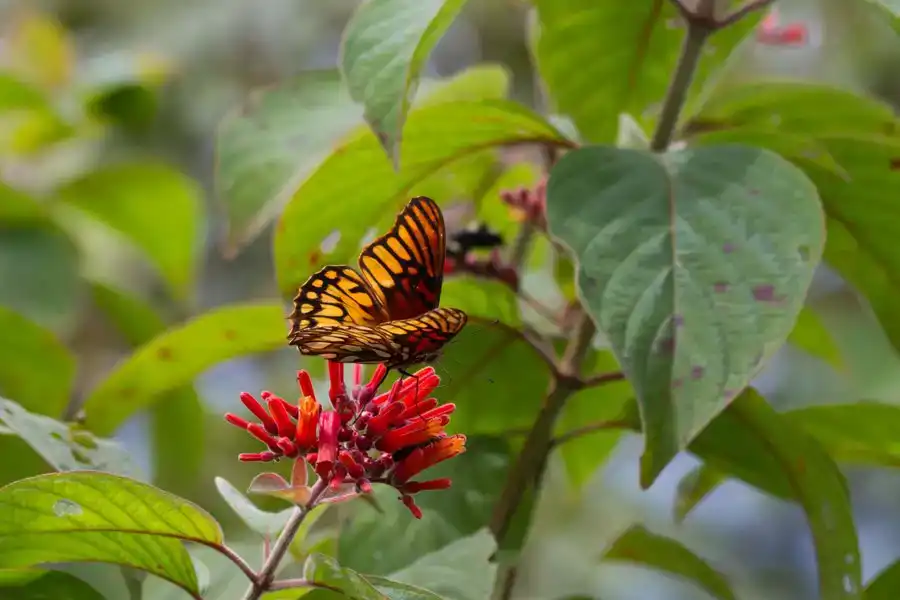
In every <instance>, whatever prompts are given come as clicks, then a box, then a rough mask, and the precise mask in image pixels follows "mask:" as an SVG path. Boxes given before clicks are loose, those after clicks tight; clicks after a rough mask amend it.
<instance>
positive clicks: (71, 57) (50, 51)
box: [4, 12, 75, 88]
mask: <svg viewBox="0 0 900 600" xmlns="http://www.w3.org/2000/svg"><path fill="white" fill-rule="evenodd" d="M8 25H9V27H10V29H11V32H10V33H9V37H8V39H7V40H6V41H5V43H4V50H5V52H6V53H8V55H9V58H8V59H7V60H9V62H10V64H11V65H12V67H13V69H14V70H15V71H16V72H17V73H18V74H20V75H21V76H22V77H24V78H26V79H28V80H29V81H31V82H33V83H35V84H37V85H41V86H43V87H47V88H55V87H59V86H61V85H64V84H66V83H67V82H68V80H69V78H70V76H71V73H72V69H73V66H74V62H75V53H74V49H73V48H72V45H71V42H70V41H69V38H68V35H67V33H66V31H65V29H63V26H62V25H61V24H60V23H59V22H58V21H57V20H56V19H54V18H52V17H50V16H48V15H47V14H44V13H36V12H35V13H30V12H29V13H25V14H23V15H21V16H20V17H19V18H18V19H11V20H10V21H9V22H8Z"/></svg>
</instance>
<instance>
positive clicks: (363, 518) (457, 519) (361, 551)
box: [338, 436, 510, 589]
mask: <svg viewBox="0 0 900 600" xmlns="http://www.w3.org/2000/svg"><path fill="white" fill-rule="evenodd" d="M467 446H468V448H467V450H466V452H465V453H464V454H461V455H460V456H457V457H456V458H454V459H453V460H449V461H446V462H443V463H441V464H439V465H436V466H435V467H433V468H431V469H429V470H428V471H427V472H426V475H423V477H422V479H423V480H424V479H436V478H440V477H449V478H450V479H451V480H452V481H453V486H452V487H451V488H450V489H448V490H441V491H440V492H439V493H429V492H423V493H421V494H418V495H417V496H416V504H418V505H419V507H420V508H421V509H422V513H423V514H422V518H421V519H419V520H417V519H414V518H413V517H412V515H411V514H410V513H409V510H408V509H407V508H406V507H405V506H403V504H402V503H401V502H400V501H399V500H398V494H397V492H396V490H394V489H392V488H389V487H387V486H376V488H375V494H376V495H375V497H376V499H377V501H378V505H379V506H380V507H381V512H379V511H376V510H375V509H374V508H372V507H371V506H369V505H366V504H363V503H361V502H354V504H353V505H352V506H354V507H356V508H357V509H358V512H356V513H355V514H354V516H353V520H352V521H351V522H350V523H349V524H348V526H346V527H344V528H342V529H341V533H340V538H339V540H338V559H339V560H340V562H341V564H342V565H347V566H349V567H351V568H353V569H356V570H358V571H360V572H363V573H366V574H370V573H371V574H376V575H385V576H389V575H388V574H389V573H392V572H394V571H397V570H400V569H403V568H404V567H406V566H407V565H409V564H410V563H412V562H413V561H415V560H416V559H417V558H419V557H422V556H425V555H427V554H429V553H431V552H435V551H438V550H440V549H441V548H445V547H447V546H448V544H450V545H452V544H453V543H455V542H456V541H457V540H460V539H462V538H464V536H469V535H471V534H473V533H475V532H476V531H478V530H479V529H480V528H481V527H483V526H484V524H485V523H487V521H488V520H489V519H490V515H491V510H492V509H493V505H494V503H495V501H496V499H497V497H498V496H499V494H500V489H501V487H502V485H503V482H504V481H505V479H506V472H507V470H508V468H509V461H510V455H509V448H508V447H507V446H506V444H504V443H502V442H500V441H498V440H492V439H485V438H479V437H474V436H471V437H469V440H468V442H467ZM398 532H400V534H399V536H400V537H398ZM466 539H468V538H466ZM389 577H391V578H392V579H396V578H395V577H393V576H389ZM403 581H406V580H403ZM407 583H415V582H414V581H407ZM425 587H428V588H429V589H433V588H432V587H431V586H430V585H428V586H425Z"/></svg>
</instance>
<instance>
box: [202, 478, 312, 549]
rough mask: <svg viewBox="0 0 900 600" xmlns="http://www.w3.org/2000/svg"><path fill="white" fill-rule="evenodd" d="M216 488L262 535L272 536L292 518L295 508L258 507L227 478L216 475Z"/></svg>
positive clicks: (238, 514)
mask: <svg viewBox="0 0 900 600" xmlns="http://www.w3.org/2000/svg"><path fill="white" fill-rule="evenodd" d="M215 482H216V489H217V490H219V495H220V496H222V499H223V500H225V502H227V503H228V506H230V507H231V509H232V510H233V511H234V512H235V513H236V514H237V516H239V517H240V518H241V520H242V521H243V522H244V523H245V524H246V525H247V527H249V528H250V529H251V530H253V531H255V532H256V533H258V534H260V535H262V536H272V537H274V536H275V535H277V534H278V532H280V531H281V530H282V529H284V524H285V523H287V520H288V519H289V518H290V516H291V513H293V512H294V509H293V508H287V509H285V510H282V511H279V512H277V513H273V512H269V511H265V510H262V509H260V508H258V507H257V506H256V505H255V504H253V502H252V501H251V500H250V499H249V498H247V496H245V495H244V494H242V493H241V492H240V490H238V489H237V488H236V487H234V486H233V485H231V483H229V482H228V481H227V480H226V479H224V478H222V477H216V479H215Z"/></svg>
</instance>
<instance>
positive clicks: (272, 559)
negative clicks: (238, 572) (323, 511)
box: [244, 479, 328, 600]
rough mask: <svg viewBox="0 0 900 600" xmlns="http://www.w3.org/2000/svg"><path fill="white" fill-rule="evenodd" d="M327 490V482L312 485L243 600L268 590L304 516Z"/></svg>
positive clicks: (248, 599) (257, 597) (252, 599)
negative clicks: (305, 498)
mask: <svg viewBox="0 0 900 600" xmlns="http://www.w3.org/2000/svg"><path fill="white" fill-rule="evenodd" d="M327 488H328V482H327V481H326V480H325V479H319V480H318V481H317V482H316V483H315V485H313V488H312V490H311V491H310V495H309V500H308V501H307V502H306V504H305V505H303V506H298V507H297V508H296V509H294V512H293V514H292V515H291V516H290V518H289V519H288V522H287V523H286V524H285V526H284V530H283V531H282V532H281V535H279V536H278V539H277V540H275V544H274V545H273V546H272V552H271V553H270V554H269V558H268V560H266V562H265V564H264V565H263V566H262V568H261V569H260V570H259V573H257V574H256V577H255V578H253V583H252V584H251V585H250V589H248V590H247V593H246V594H244V600H258V599H259V598H260V597H261V596H262V595H263V594H264V593H265V592H266V591H268V590H269V587H270V586H271V584H272V580H273V579H275V571H276V570H277V569H278V565H279V564H281V560H282V559H283V558H284V555H285V554H286V553H287V551H288V549H289V548H290V547H291V542H293V541H294V536H296V535H297V531H298V530H299V529H300V525H301V524H302V523H303V519H305V518H306V515H308V514H309V511H310V510H312V509H313V507H315V505H316V502H318V500H319V497H320V496H321V495H322V494H323V493H324V492H325V490H326V489H327Z"/></svg>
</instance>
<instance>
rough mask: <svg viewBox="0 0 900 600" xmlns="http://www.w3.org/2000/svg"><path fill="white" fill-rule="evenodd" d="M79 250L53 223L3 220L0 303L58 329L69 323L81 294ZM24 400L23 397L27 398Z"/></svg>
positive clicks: (0, 243)
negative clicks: (22, 224) (14, 223)
mask: <svg viewBox="0 0 900 600" xmlns="http://www.w3.org/2000/svg"><path fill="white" fill-rule="evenodd" d="M79 262H80V261H79V255H78V251H77V249H76V247H75V245H74V244H73V243H72V241H71V239H69V237H68V236H67V235H66V234H65V233H64V232H63V231H62V230H60V229H59V228H58V227H56V226H55V225H53V224H52V223H47V222H40V223H35V224H33V225H31V226H25V227H18V226H11V225H6V224H3V223H0V281H4V282H6V281H15V282H16V285H0V306H5V307H7V308H11V309H12V310H14V311H16V312H18V313H20V314H22V315H24V316H26V317H28V318H29V319H31V320H33V321H35V322H37V323H39V324H40V325H43V326H44V327H47V328H48V329H52V330H55V331H58V330H62V329H65V328H67V326H68V325H69V324H70V322H71V320H72V318H73V317H74V316H75V313H76V312H77V309H78V305H79V301H80V299H81V291H82V287H81V286H82V281H81V278H80V273H79V271H80V265H79ZM23 401H24V399H23Z"/></svg>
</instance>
